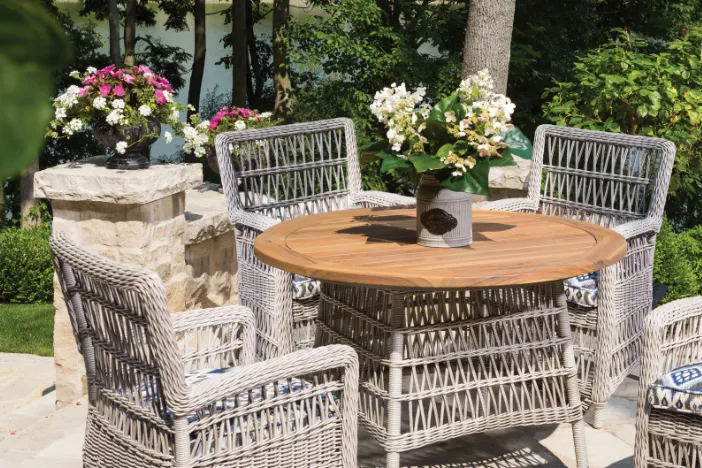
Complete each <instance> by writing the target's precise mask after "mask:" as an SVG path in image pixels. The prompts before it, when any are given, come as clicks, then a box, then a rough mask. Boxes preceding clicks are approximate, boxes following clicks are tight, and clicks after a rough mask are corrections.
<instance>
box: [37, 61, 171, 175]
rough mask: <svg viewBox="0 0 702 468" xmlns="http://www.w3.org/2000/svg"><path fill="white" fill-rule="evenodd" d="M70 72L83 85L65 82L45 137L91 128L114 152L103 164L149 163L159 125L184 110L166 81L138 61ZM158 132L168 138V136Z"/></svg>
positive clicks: (131, 166) (124, 166)
mask: <svg viewBox="0 0 702 468" xmlns="http://www.w3.org/2000/svg"><path fill="white" fill-rule="evenodd" d="M70 76H71V77H73V78H76V79H78V80H80V81H81V83H82V86H77V85H72V86H69V87H68V89H67V90H66V91H65V92H64V93H63V94H61V95H60V96H58V97H57V98H56V99H55V100H54V103H53V106H54V108H55V115H54V119H53V120H52V121H51V123H50V125H51V129H50V130H49V131H48V133H47V136H48V137H51V138H54V139H58V138H70V137H71V136H72V135H73V134H74V133H76V132H81V131H84V130H87V129H88V128H92V129H93V131H94V132H95V136H96V137H97V138H98V140H99V141H100V142H101V143H103V144H104V145H105V146H107V147H108V148H110V149H112V150H113V151H114V152H115V153H116V155H115V158H110V160H108V167H113V168H121V169H134V168H138V167H135V165H136V166H139V167H148V148H149V147H150V146H151V144H153V143H154V142H155V141H156V140H157V139H158V138H159V137H160V136H161V125H160V124H161V123H166V124H170V125H173V126H175V125H177V123H178V119H179V117H180V112H181V111H182V110H184V106H183V105H182V104H179V103H176V102H175V101H174V100H173V94H174V91H173V89H172V88H171V85H170V84H169V82H168V80H167V79H165V78H163V77H160V76H158V75H156V74H155V73H153V72H152V71H151V70H150V69H149V68H148V67H146V66H143V65H139V66H133V67H126V68H121V69H117V67H116V66H115V65H110V66H108V67H105V68H103V69H101V70H97V69H96V68H94V67H89V68H88V69H87V71H86V72H85V73H83V74H81V73H79V72H77V71H73V72H71V74H70ZM163 136H164V138H165V139H166V142H169V143H170V141H171V139H172V135H171V134H170V133H169V132H165V134H164V135H163ZM111 162H112V164H111Z"/></svg>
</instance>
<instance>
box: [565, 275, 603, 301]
mask: <svg viewBox="0 0 702 468" xmlns="http://www.w3.org/2000/svg"><path fill="white" fill-rule="evenodd" d="M563 286H565V296H566V300H567V301H568V302H570V303H571V304H576V305H579V306H582V307H597V292H598V278H597V272H594V273H588V274H586V275H580V276H576V277H575V278H570V279H567V280H565V281H564V282H563Z"/></svg>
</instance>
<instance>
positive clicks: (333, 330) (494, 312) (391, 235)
mask: <svg viewBox="0 0 702 468" xmlns="http://www.w3.org/2000/svg"><path fill="white" fill-rule="evenodd" d="M415 226H416V218H415V211H414V210H406V209H401V210H397V209H392V210H384V209H360V210H347V211H340V212H334V213H325V214H320V215H313V216H307V217H303V218H297V219H294V220H291V221H286V222H284V223H281V224H278V225H276V226H273V227H272V228H269V229H268V230H266V231H265V232H264V233H263V234H262V235H261V236H259V237H258V239H257V240H256V243H255V252H256V256H257V257H258V258H259V259H260V260H261V261H263V262H265V263H267V264H270V265H272V266H274V267H276V268H279V269H282V270H285V271H288V272H291V273H296V274H299V275H303V276H308V277H311V278H316V279H319V280H321V281H322V297H321V302H320V308H319V317H318V321H317V336H316V345H317V346H321V345H325V344H330V343H343V344H348V345H351V346H353V347H354V348H355V349H356V351H357V352H358V355H359V358H360V361H361V375H360V382H361V384H360V396H361V399H360V405H359V411H360V414H359V421H360V422H361V424H362V425H363V426H364V427H365V428H366V429H367V430H368V431H369V432H370V433H371V434H372V435H373V437H374V438H375V439H376V440H377V441H378V442H379V443H380V444H381V445H382V446H383V448H384V449H385V451H386V452H387V466H388V467H392V468H394V467H398V466H399V463H400V456H399V454H400V452H404V451H408V450H412V449H415V448H419V447H422V446H424V445H427V444H430V443H434V442H439V441H443V440H447V439H451V438H454V437H460V436H463V435H466V434H470V433H475V432H483V431H488V430H491V429H496V428H505V427H512V426H524V425H534V424H551V423H562V422H569V423H572V424H573V437H574V441H575V450H576V456H577V461H578V467H584V466H587V457H586V450H585V439H584V432H583V430H584V425H583V420H582V409H581V405H580V395H579V392H578V382H577V376H576V368H575V359H574V356H573V344H572V339H571V331H570V325H569V320H568V313H567V308H566V303H565V296H564V294H563V282H562V280H563V279H565V278H569V277H573V276H577V275H580V274H584V273H589V272H591V271H597V270H600V269H602V268H604V267H606V266H608V265H611V264H613V263H616V262H617V261H618V260H619V259H621V258H622V257H623V256H624V254H625V251H626V243H625V241H624V239H623V238H622V237H621V236H620V235H618V234H616V233H614V232H613V231H611V230H609V229H606V228H602V227H599V226H596V225H592V224H587V223H582V222H578V221H571V220H567V219H562V218H556V217H550V216H543V215H534V214H524V213H504V212H488V211H479V210H476V211H475V212H474V214H473V233H474V237H473V238H474V241H473V244H472V245H471V246H468V247H462V248H457V249H432V248H427V247H421V246H419V245H417V244H416V241H415V236H416V231H415ZM601 287H607V286H606V285H601Z"/></svg>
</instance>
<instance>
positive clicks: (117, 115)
mask: <svg viewBox="0 0 702 468" xmlns="http://www.w3.org/2000/svg"><path fill="white" fill-rule="evenodd" d="M123 117H124V116H123V115H122V111H121V110H119V109H115V110H113V111H112V112H110V113H109V114H108V115H107V117H105V121H106V122H107V123H108V124H110V125H117V124H118V123H119V122H120V120H122V118H123Z"/></svg>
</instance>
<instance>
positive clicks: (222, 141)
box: [216, 119, 415, 359]
mask: <svg viewBox="0 0 702 468" xmlns="http://www.w3.org/2000/svg"><path fill="white" fill-rule="evenodd" d="M216 148H217V159H218V162H219V167H220V173H221V176H222V186H223V188H224V193H225V195H226V196H227V207H228V210H229V217H230V219H231V220H232V222H233V223H234V225H235V228H236V244H237V245H236V247H237V258H238V262H239V273H238V277H239V300H240V301H241V303H242V304H243V305H245V306H247V307H250V308H251V309H252V310H253V311H254V315H255V316H256V327H257V329H256V331H257V333H258V340H257V348H256V353H257V355H258V357H259V358H261V359H267V358H270V357H274V356H279V355H281V354H285V353H288V352H290V351H293V350H294V349H302V348H307V347H310V346H312V343H313V342H314V318H315V317H316V316H317V309H318V304H319V300H318V298H312V299H307V300H304V301H293V297H292V285H291V282H292V278H291V275H290V274H289V273H286V272H284V271H281V270H278V269H276V268H272V267H269V266H267V265H265V264H263V263H261V262H260V261H258V259H256V257H255V256H254V251H253V243H254V241H255V239H256V236H258V235H259V234H260V233H261V232H263V231H264V230H265V229H266V228H268V227H269V226H272V225H274V224H276V223H279V222H281V221H285V220H288V219H292V218H296V217H298V216H304V215H308V214H314V213H323V212H327V211H336V210H343V209H348V208H362V207H372V206H414V204H415V200H414V198H410V197H403V196H400V195H395V194H389V193H383V192H366V191H362V190H361V173H360V168H359V163H358V156H357V151H356V135H355V131H354V127H353V122H352V121H351V120H349V119H333V120H325V121H319V122H308V123H302V124H293V125H281V126H277V127H271V128H264V129H256V130H245V131H238V132H229V133H223V134H220V135H218V136H217V140H216Z"/></svg>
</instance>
